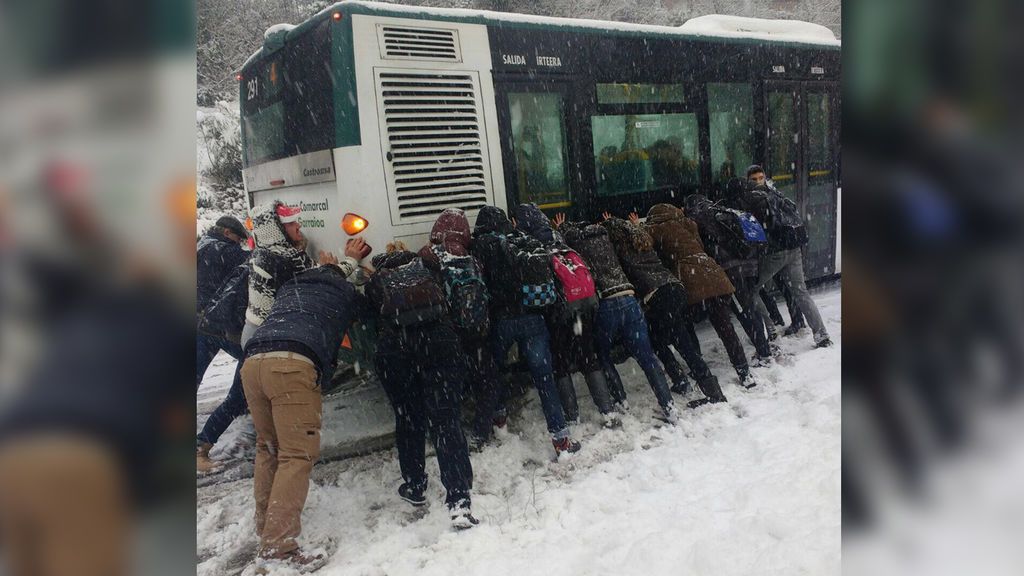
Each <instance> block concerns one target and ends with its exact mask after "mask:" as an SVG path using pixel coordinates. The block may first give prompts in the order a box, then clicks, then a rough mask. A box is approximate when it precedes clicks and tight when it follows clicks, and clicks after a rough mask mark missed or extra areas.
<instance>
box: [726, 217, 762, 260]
mask: <svg viewBox="0 0 1024 576" xmlns="http://www.w3.org/2000/svg"><path fill="white" fill-rule="evenodd" d="M712 213H713V214H714V218H715V221H716V222H718V223H719V224H720V226H719V230H720V233H719V234H718V238H717V239H718V241H719V242H720V243H721V244H722V245H723V246H724V247H725V249H726V250H728V251H729V252H730V253H731V254H732V255H733V256H734V257H736V258H739V259H741V260H748V259H752V258H757V257H759V256H760V255H761V254H762V253H763V252H764V249H765V248H766V247H767V246H768V235H767V234H765V231H764V227H763V226H761V223H760V222H758V221H757V218H754V216H753V215H751V214H750V213H748V212H743V211H740V210H733V209H731V208H722V207H718V206H716V207H714V208H713V209H712Z"/></svg>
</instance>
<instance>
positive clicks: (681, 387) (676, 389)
mask: <svg viewBox="0 0 1024 576" xmlns="http://www.w3.org/2000/svg"><path fill="white" fill-rule="evenodd" d="M690 386H691V385H690V381H689V380H685V379H684V380H680V381H679V382H676V383H675V384H673V385H672V387H671V388H669V390H670V391H671V392H672V393H673V394H682V395H686V394H689V393H690Z"/></svg>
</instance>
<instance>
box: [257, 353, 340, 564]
mask: <svg viewBox="0 0 1024 576" xmlns="http://www.w3.org/2000/svg"><path fill="white" fill-rule="evenodd" d="M242 387H243V388H244V389H245V399H246V400H247V401H248V402H249V411H250V412H251V413H252V421H253V424H254V425H255V427H256V471H255V477H254V479H253V489H254V492H255V497H256V533H257V534H258V535H259V536H260V547H259V552H258V553H259V555H260V556H261V557H264V558H271V557H277V556H283V555H286V554H288V553H290V552H292V551H294V550H295V549H296V548H298V544H297V543H296V541H295V539H296V538H297V537H298V536H299V534H300V532H301V531H302V524H301V516H302V507H303V506H304V505H305V504H306V494H307V493H308V492H309V475H310V472H312V470H313V462H315V461H316V459H317V458H318V457H319V456H320V410H321V398H320V388H319V386H317V373H316V368H314V367H313V365H312V364H309V363H308V362H303V361H301V360H295V359H291V358H248V359H246V361H245V364H243V365H242Z"/></svg>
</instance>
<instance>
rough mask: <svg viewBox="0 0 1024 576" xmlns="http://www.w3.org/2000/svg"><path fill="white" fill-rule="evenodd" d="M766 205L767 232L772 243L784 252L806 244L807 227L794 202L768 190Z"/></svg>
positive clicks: (775, 191)
mask: <svg viewBox="0 0 1024 576" xmlns="http://www.w3.org/2000/svg"><path fill="white" fill-rule="evenodd" d="M766 201H767V204H768V219H769V222H767V224H768V231H769V233H770V234H771V237H772V242H773V243H774V244H776V245H778V246H779V247H780V248H782V249H784V250H791V249H793V248H799V247H801V246H803V245H804V244H807V239H808V238H807V227H806V226H805V225H804V219H803V218H802V217H801V216H800V210H799V209H798V208H797V205H796V202H793V201H792V200H790V199H789V198H786V197H785V196H784V195H783V194H782V193H781V192H779V191H778V190H775V189H769V190H768V192H767V198H766Z"/></svg>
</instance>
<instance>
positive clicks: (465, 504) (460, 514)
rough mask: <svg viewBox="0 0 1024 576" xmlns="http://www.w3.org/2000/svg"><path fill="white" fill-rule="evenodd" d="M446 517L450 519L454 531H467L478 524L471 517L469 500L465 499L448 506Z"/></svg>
mask: <svg viewBox="0 0 1024 576" xmlns="http://www.w3.org/2000/svg"><path fill="white" fill-rule="evenodd" d="M448 516H449V517H450V518H451V521H452V528H454V529H456V530H468V529H469V528H472V527H473V526H476V525H477V524H479V523H480V521H479V520H477V519H476V518H474V517H473V512H472V510H471V509H470V506H469V500H467V499H465V498H462V499H460V500H457V501H455V502H451V503H449V504H448Z"/></svg>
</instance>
